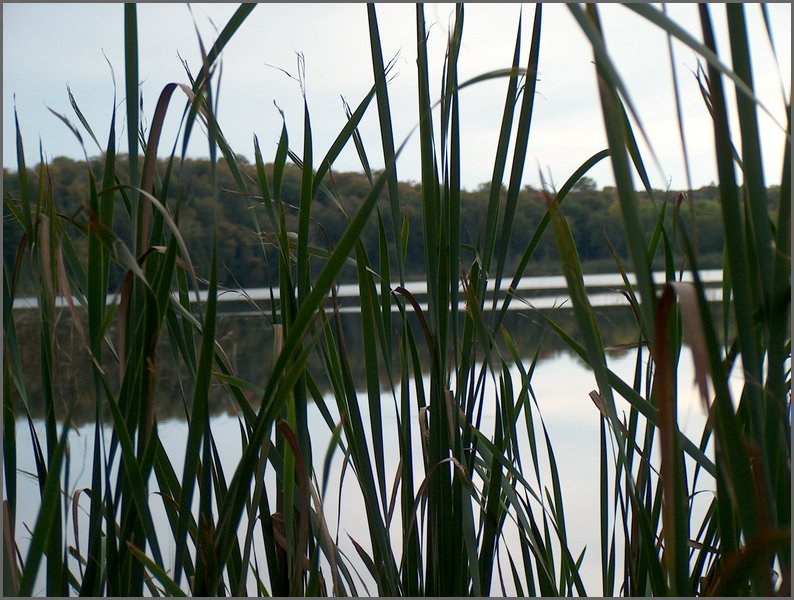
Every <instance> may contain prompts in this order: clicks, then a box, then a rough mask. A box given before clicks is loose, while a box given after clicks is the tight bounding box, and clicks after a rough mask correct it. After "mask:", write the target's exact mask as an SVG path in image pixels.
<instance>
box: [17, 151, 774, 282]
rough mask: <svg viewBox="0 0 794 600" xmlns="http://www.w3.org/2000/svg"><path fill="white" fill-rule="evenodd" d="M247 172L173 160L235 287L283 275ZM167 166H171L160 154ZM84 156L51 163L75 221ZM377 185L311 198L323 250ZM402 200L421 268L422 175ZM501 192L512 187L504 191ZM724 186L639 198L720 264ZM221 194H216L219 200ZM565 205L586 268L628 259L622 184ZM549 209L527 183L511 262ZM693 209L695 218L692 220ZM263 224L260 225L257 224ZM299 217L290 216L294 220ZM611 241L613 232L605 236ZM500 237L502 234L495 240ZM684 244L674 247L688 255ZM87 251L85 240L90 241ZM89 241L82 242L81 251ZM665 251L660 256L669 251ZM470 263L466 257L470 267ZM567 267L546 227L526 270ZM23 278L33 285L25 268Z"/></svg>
mask: <svg viewBox="0 0 794 600" xmlns="http://www.w3.org/2000/svg"><path fill="white" fill-rule="evenodd" d="M125 164H126V157H124V156H120V157H118V162H117V173H118V177H119V179H120V181H121V182H122V183H124V179H125V174H126V173H127V169H126V167H125ZM241 164H242V171H243V175H244V177H247V178H248V181H247V184H248V189H249V191H250V192H251V195H250V196H248V197H245V196H242V195H241V194H240V193H239V192H237V191H236V189H235V184H234V181H233V179H232V177H231V174H230V173H229V170H228V168H226V165H225V164H224V163H219V164H218V167H217V173H216V177H217V188H218V189H217V194H216V193H214V192H213V188H212V183H211V169H210V166H211V165H210V162H209V161H208V160H196V159H186V160H185V161H184V162H182V163H179V164H175V167H174V173H173V174H172V176H171V183H170V186H169V190H168V204H169V209H170V210H171V212H172V214H173V215H174V217H175V220H176V221H177V222H178V225H179V228H180V231H181V234H182V236H183V237H184V239H185V241H186V244H187V247H188V249H189V252H190V256H191V259H192V261H193V263H194V264H195V266H196V267H197V270H198V273H199V275H204V276H206V274H207V273H208V264H209V260H210V252H211V243H212V239H213V236H212V233H213V230H216V231H217V240H218V261H219V262H218V264H219V275H220V279H221V283H222V284H223V285H224V286H228V287H240V286H242V287H249V288H251V287H265V286H268V285H270V284H271V283H275V282H274V281H273V280H272V279H271V277H274V276H275V275H274V274H275V266H276V262H277V261H276V258H275V255H274V254H273V252H274V249H273V247H272V245H270V244H269V243H268V234H269V233H271V232H269V231H268V230H267V226H268V221H267V219H266V218H265V215H264V209H263V207H262V203H261V199H259V198H258V197H257V196H256V194H257V192H258V186H257V185H256V183H255V181H256V174H255V166H254V165H251V164H248V162H247V161H245V160H244V159H242V160H241ZM158 166H159V167H160V172H161V173H162V172H164V171H165V168H166V163H165V161H161V162H160V165H158ZM91 168H92V169H93V171H95V173H94V175H95V177H96V178H97V179H99V178H100V175H101V173H99V170H100V168H101V159H100V158H96V159H92V160H91ZM86 169H87V167H86V163H85V162H82V161H74V160H72V159H69V158H64V157H58V158H55V159H53V160H52V161H51V163H50V164H48V165H47V171H48V177H47V178H45V180H46V181H47V187H48V189H49V190H50V193H51V194H52V195H53V197H54V199H55V206H56V207H57V210H58V212H59V213H60V214H61V215H62V216H64V217H65V218H68V219H73V220H74V222H75V223H78V224H80V223H85V222H87V215H86V203H87V198H88V194H89V190H88V186H89V183H88V182H89V178H88V176H87V170H86ZM266 169H267V171H268V174H269V175H270V174H272V165H268V166H267V168H266ZM38 170H39V167H35V168H33V169H30V170H29V171H30V173H31V179H30V181H32V182H37V181H38V180H39V177H38ZM300 185H301V175H300V169H299V168H298V167H297V166H294V165H289V166H288V167H287V169H286V171H285V173H284V178H283V181H282V201H283V202H284V203H285V206H287V207H288V210H287V211H286V213H287V225H288V228H290V229H291V230H293V231H294V230H296V228H297V208H296V207H297V204H298V199H299V195H300ZM489 189H490V184H483V185H481V186H479V188H478V189H476V190H472V191H463V192H462V193H461V238H462V242H463V244H464V247H465V245H466V244H469V243H471V242H472V241H473V240H474V239H475V238H476V236H477V233H478V228H479V227H480V225H481V222H482V216H483V214H484V213H485V207H486V206H487V202H488V195H489ZM369 190H370V181H369V179H368V178H367V177H366V176H365V175H364V174H362V173H335V172H332V173H331V175H330V176H329V177H328V178H327V179H326V188H325V189H323V190H320V191H319V192H318V194H317V196H316V197H315V200H314V202H313V203H312V222H313V233H312V239H313V242H312V243H313V244H314V245H315V246H317V247H318V248H321V249H327V248H332V247H333V246H334V244H335V242H336V240H338V239H339V237H340V236H341V234H342V232H343V231H344V228H345V226H346V223H347V219H348V216H347V215H352V214H353V213H354V212H355V211H356V209H357V208H358V207H359V206H360V204H361V202H362V201H363V199H364V197H365V196H366V194H367V193H368V191H369ZM399 193H400V201H401V204H402V206H403V215H402V218H403V219H404V221H405V223H407V227H408V245H407V256H406V276H407V277H408V278H409V279H410V278H411V277H412V276H413V277H416V276H419V275H421V274H422V273H421V268H422V267H421V265H422V264H423V258H422V253H423V249H422V248H423V246H422V243H423V242H422V227H421V219H422V208H421V193H420V185H419V184H417V183H415V182H401V183H400V184H399ZM502 194H503V197H504V195H505V194H506V190H505V189H503V190H502ZM718 194H719V189H718V188H717V187H716V186H707V187H702V188H700V189H698V190H694V191H692V192H690V193H689V194H687V195H686V200H685V201H684V203H683V204H682V205H681V207H680V210H678V211H676V210H673V208H674V206H675V204H676V199H677V197H678V193H677V192H675V191H672V190H659V191H655V192H654V195H653V199H651V198H649V197H648V195H647V194H646V193H644V192H643V193H641V194H639V197H640V198H641V206H640V213H641V217H642V223H643V227H644V228H645V230H646V234H647V235H650V233H651V232H652V230H653V228H654V225H655V223H656V220H657V218H658V214H659V209H660V208H661V206H662V205H663V204H664V203H668V207H667V210H666V212H665V219H666V220H667V222H668V226H669V227H668V229H667V231H673V230H674V229H673V227H672V226H671V225H672V220H673V218H676V217H675V215H676V214H677V215H678V218H680V219H681V220H682V221H683V222H684V223H685V224H686V225H687V227H688V231H693V232H694V234H695V237H696V243H697V248H698V252H699V256H700V258H701V262H700V264H699V266H700V267H701V268H708V267H713V266H719V265H721V264H722V254H723V242H724V235H723V227H722V222H721V217H720V208H719V200H718ZM3 195H4V200H5V202H4V210H3V255H4V259H5V261H6V265H7V266H8V267H9V268H10V267H11V265H13V264H14V256H15V254H16V251H17V247H18V244H19V241H20V236H21V228H20V227H19V224H18V223H17V222H16V221H15V220H14V219H13V217H12V216H11V212H10V211H9V208H8V206H7V204H8V203H9V202H10V203H18V202H19V176H18V174H17V173H16V172H13V171H10V170H8V169H3ZM778 195H779V189H778V188H777V187H773V188H769V189H768V190H767V198H768V208H769V211H770V213H774V210H775V207H776V205H777V200H778ZM116 198H117V211H116V219H115V227H116V228H117V234H118V235H119V236H120V237H121V238H122V239H125V240H129V239H130V236H131V225H130V223H131V221H130V219H129V215H128V213H127V209H126V207H125V204H124V202H123V198H122V196H121V195H120V194H119V193H117V194H116ZM216 198H217V202H216ZM563 211H564V213H565V216H566V218H567V219H568V223H569V225H570V228H571V231H572V233H573V236H574V240H575V242H576V246H577V249H578V251H579V254H580V256H581V259H582V263H583V266H584V268H585V270H586V271H588V272H604V271H613V270H614V269H615V266H614V258H613V256H612V253H611V250H610V244H611V246H612V247H613V248H614V250H615V252H616V253H617V254H618V256H619V257H621V258H622V259H624V258H626V255H627V251H626V246H625V241H624V234H623V225H622V223H621V218H620V207H619V205H618V200H617V195H616V193H615V190H614V188H610V187H605V188H604V189H601V190H599V189H597V188H596V185H595V182H594V181H593V180H592V179H589V178H586V177H585V178H584V179H582V180H581V181H580V182H579V183H578V184H577V186H576V187H575V188H574V189H573V190H572V192H571V193H570V194H569V195H568V196H567V198H566V199H565V201H564V203H563ZM545 212H546V199H545V195H544V193H543V192H542V191H541V190H537V189H534V188H532V187H530V186H525V187H524V188H523V189H522V191H521V192H520V195H519V199H518V209H517V211H516V214H515V218H514V225H513V232H514V233H513V235H512V236H511V238H510V240H509V241H508V244H509V248H508V253H507V255H508V261H507V269H508V272H509V270H510V269H511V268H512V267H514V266H515V265H516V263H517V261H518V260H519V258H520V257H521V255H522V253H523V251H524V249H525V247H526V244H527V242H528V241H529V239H530V237H531V235H532V233H533V232H534V231H535V228H536V227H537V225H538V223H539V222H540V220H541V219H542V217H543V215H544V213H545ZM389 214H390V213H389V209H388V200H387V197H386V192H385V191H384V192H383V198H382V205H381V206H380V215H381V216H382V218H383V220H384V223H385V224H386V231H391V226H390V224H389V222H388V219H389ZM693 216H694V220H695V227H694V228H692V227H691V221H692V217H693ZM257 221H258V223H259V226H260V227H261V230H260V233H259V234H257V231H256V225H255V223H256V222H257ZM290 221H292V222H290ZM607 240H608V241H607ZM363 242H364V246H365V248H366V250H367V252H368V253H369V256H370V260H371V262H372V264H378V262H377V256H378V227H377V225H376V222H375V220H374V219H373V221H372V226H371V227H368V228H366V229H365V230H364V234H363ZM497 243H501V240H497ZM678 246H679V248H677V249H676V253H677V254H680V244H678ZM82 249H83V250H84V249H85V247H84V246H83V248H82ZM79 250H81V248H80V247H79V246H78V251H79ZM462 259H463V260H464V261H467V262H468V263H470V262H471V261H472V260H474V257H473V256H471V255H470V254H469V255H466V254H465V253H464V254H462ZM657 259H661V252H660V253H659V256H658V257H657ZM321 260H322V259H320V258H318V259H317V260H316V261H315V262H316V267H317V268H318V269H319V267H320V266H321ZM466 266H467V265H466V264H464V265H462V267H463V268H465V267H466ZM558 270H559V260H558V258H557V252H556V246H555V243H554V239H553V236H552V235H551V232H548V233H547V234H546V235H544V238H543V240H542V242H541V244H540V246H539V247H538V249H537V251H536V252H535V255H534V257H533V260H532V261H531V262H530V265H529V268H528V269H527V272H528V273H529V274H549V273H556V272H557V271H558ZM354 275H355V273H354V271H353V270H352V269H350V270H349V271H348V272H345V271H343V272H342V277H343V278H346V277H350V278H351V280H352V279H353V278H354ZM120 277H121V273H120V272H116V273H114V275H113V279H114V281H115V282H116V283H118V282H119V281H120ZM20 285H22V286H23V289H24V287H25V281H24V275H23V276H22V277H21V279H20Z"/></svg>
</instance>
